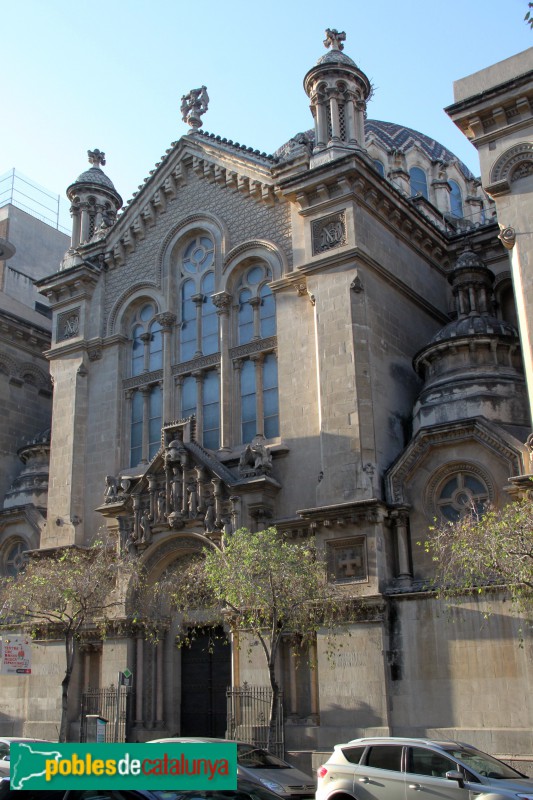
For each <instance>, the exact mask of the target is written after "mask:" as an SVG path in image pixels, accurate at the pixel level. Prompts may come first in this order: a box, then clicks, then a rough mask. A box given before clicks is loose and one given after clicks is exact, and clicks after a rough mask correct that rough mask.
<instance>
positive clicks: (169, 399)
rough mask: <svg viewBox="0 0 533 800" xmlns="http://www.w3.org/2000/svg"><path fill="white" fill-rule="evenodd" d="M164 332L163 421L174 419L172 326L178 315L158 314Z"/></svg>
mask: <svg viewBox="0 0 533 800" xmlns="http://www.w3.org/2000/svg"><path fill="white" fill-rule="evenodd" d="M157 321H158V322H159V324H160V325H161V331H162V334H163V404H162V407H163V423H165V422H170V421H171V420H173V419H174V416H175V415H174V408H173V406H174V402H173V401H174V397H173V392H172V336H171V334H172V328H173V326H174V325H175V324H176V315H175V314H170V313H169V312H166V313H164V314H159V315H158V316H157Z"/></svg>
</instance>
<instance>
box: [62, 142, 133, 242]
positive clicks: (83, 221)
mask: <svg viewBox="0 0 533 800" xmlns="http://www.w3.org/2000/svg"><path fill="white" fill-rule="evenodd" d="M87 156H88V158H89V163H90V164H91V167H90V169H88V170H86V171H85V172H82V174H81V175H80V176H79V177H78V178H77V179H76V180H75V181H74V183H72V184H71V185H70V186H69V187H68V189H67V197H68V199H69V200H70V203H71V205H70V215H71V217H72V238H71V244H70V247H71V249H75V248H76V247H78V246H79V245H80V244H85V243H86V242H89V241H90V240H91V239H92V238H93V236H94V235H95V234H96V232H97V231H98V230H99V229H105V228H108V227H110V226H111V225H112V224H113V223H114V222H115V219H116V216H117V212H118V211H119V210H120V208H122V198H121V196H120V195H119V194H118V192H117V190H116V189H115V187H114V185H113V182H112V181H111V180H110V179H109V178H108V177H107V175H106V174H105V173H104V171H103V170H102V166H104V165H105V153H103V152H102V151H101V150H98V149H95V150H88V151H87Z"/></svg>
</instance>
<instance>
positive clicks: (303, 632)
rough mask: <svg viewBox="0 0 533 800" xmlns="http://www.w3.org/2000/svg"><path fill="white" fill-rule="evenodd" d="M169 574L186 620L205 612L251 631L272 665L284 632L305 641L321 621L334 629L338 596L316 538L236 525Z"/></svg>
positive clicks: (197, 620)
mask: <svg viewBox="0 0 533 800" xmlns="http://www.w3.org/2000/svg"><path fill="white" fill-rule="evenodd" d="M172 580H173V582H174V583H173V589H172V592H171V596H172V601H173V605H174V607H175V608H176V609H177V610H179V611H181V612H182V613H183V614H184V615H185V619H186V621H187V622H188V623H189V624H190V625H192V626H194V625H204V624H205V622H206V619H207V617H206V614H208V615H209V619H210V620H216V621H220V620H222V619H223V620H225V621H226V622H227V623H228V624H229V625H230V627H231V628H232V629H233V630H235V631H247V632H249V633H250V634H252V635H253V636H254V637H255V638H257V639H258V640H259V642H260V643H261V645H262V648H263V651H264V653H265V657H266V660H267V664H268V666H269V668H270V667H272V666H273V664H274V662H275V657H276V653H277V651H278V648H279V645H280V642H281V638H282V636H283V635H286V634H295V635H297V636H298V638H299V641H300V642H301V643H302V645H305V644H306V642H308V641H309V640H311V639H313V638H314V636H315V633H316V631H317V630H319V629H325V630H327V631H328V632H329V633H330V634H331V635H334V633H335V630H336V623H337V619H338V616H339V614H338V611H339V604H340V603H342V601H343V598H342V596H339V595H338V594H337V592H336V591H335V587H334V586H332V585H331V584H330V583H328V580H327V575H326V571H325V568H324V565H323V563H322V562H321V559H320V558H319V557H318V554H317V551H316V547H315V543H314V541H312V540H306V541H304V542H292V541H288V540H287V539H285V538H284V537H283V536H282V535H281V534H280V533H278V531H277V530H276V529H275V528H268V529H267V530H264V531H259V532H257V533H252V532H250V531H248V530H246V529H245V528H242V529H241V530H238V531H237V532H236V533H235V534H233V535H232V536H230V537H228V539H227V541H225V542H224V546H223V547H222V548H221V549H219V548H214V547H213V548H206V549H205V550H204V553H203V558H201V559H196V560H195V561H192V562H191V563H190V564H189V566H188V569H186V570H180V574H179V575H175V576H174V577H173V579H172Z"/></svg>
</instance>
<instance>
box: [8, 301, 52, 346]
mask: <svg viewBox="0 0 533 800" xmlns="http://www.w3.org/2000/svg"><path fill="white" fill-rule="evenodd" d="M51 336H52V335H51V331H49V330H46V329H45V328H42V329H41V328H38V327H37V326H36V325H32V324H31V323H30V324H28V322H27V321H25V320H22V319H19V318H18V317H15V316H13V315H11V314H7V313H6V312H5V311H3V310H2V311H1V312H0V340H2V341H4V342H6V343H7V344H15V345H16V347H17V349H24V350H25V351H26V352H28V353H32V354H33V355H35V354H36V355H39V356H40V355H42V353H43V351H44V350H45V349H46V348H48V347H50V341H51Z"/></svg>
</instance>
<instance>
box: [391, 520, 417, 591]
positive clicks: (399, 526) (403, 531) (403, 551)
mask: <svg viewBox="0 0 533 800" xmlns="http://www.w3.org/2000/svg"><path fill="white" fill-rule="evenodd" d="M391 517H392V520H393V524H394V527H395V534H396V536H395V538H396V552H397V557H398V575H397V576H396V581H397V583H398V584H399V585H401V586H410V585H411V583H412V581H413V575H412V572H411V562H410V558H409V533H408V524H409V512H408V509H407V508H398V509H396V510H394V511H393V512H392V514H391Z"/></svg>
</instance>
